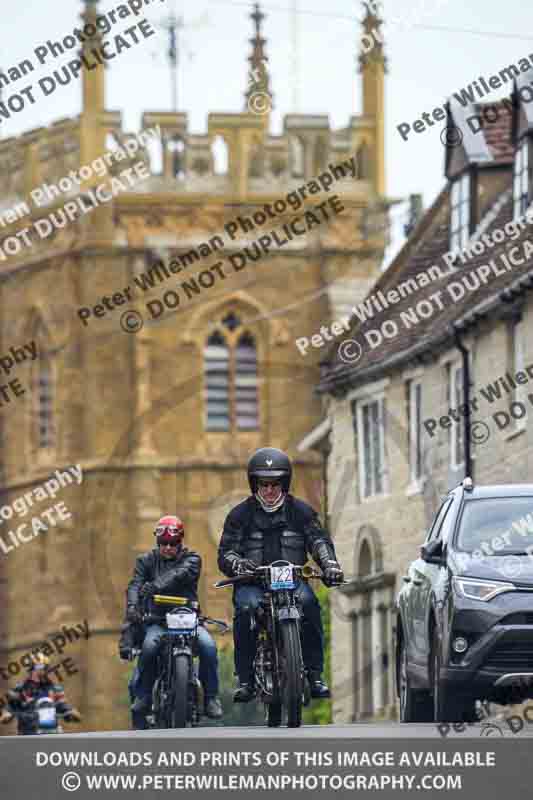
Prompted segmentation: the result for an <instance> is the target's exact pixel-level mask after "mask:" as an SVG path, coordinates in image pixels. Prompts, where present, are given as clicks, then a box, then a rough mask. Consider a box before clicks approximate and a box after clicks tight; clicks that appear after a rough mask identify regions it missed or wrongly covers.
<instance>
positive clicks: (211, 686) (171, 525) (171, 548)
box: [119, 515, 222, 728]
mask: <svg viewBox="0 0 533 800" xmlns="http://www.w3.org/2000/svg"><path fill="white" fill-rule="evenodd" d="M154 535H155V536H156V542H157V547H155V548H153V549H152V550H150V551H148V552H147V553H145V554H144V555H142V556H139V557H138V558H137V562H136V564H135V570H134V573H133V578H132V579H131V581H130V582H129V585H128V590H127V611H126V620H127V625H126V626H124V628H123V632H122V636H121V639H120V643H119V652H120V657H121V658H122V659H123V660H129V659H131V657H132V647H133V644H135V638H136V637H135V628H136V627H137V630H139V625H140V624H141V613H140V601H141V600H142V599H145V600H146V602H147V603H148V611H149V614H150V617H151V619H152V620H154V621H153V622H152V621H151V622H150V623H149V624H148V625H147V626H142V628H141V630H140V639H141V642H142V649H141V655H140V657H139V662H138V665H137V669H136V670H135V672H134V675H133V679H132V682H131V684H130V690H131V693H132V694H133V695H134V697H135V700H134V701H133V704H132V706H131V711H132V717H133V722H134V726H135V727H141V728H142V727H145V717H146V714H147V713H148V712H149V711H150V708H151V705H152V688H153V685H154V682H155V679H156V677H157V675H156V664H157V653H158V650H159V646H160V643H161V636H162V635H163V634H164V633H165V628H164V627H163V625H162V623H163V621H164V618H165V613H166V610H168V609H165V608H164V607H162V606H157V605H156V604H155V603H153V602H152V597H153V595H154V594H162V595H170V596H180V597H186V598H187V599H189V600H196V601H197V600H198V580H199V578H200V573H201V570H202V560H201V558H200V556H199V555H198V553H195V552H194V551H192V550H188V549H187V548H186V547H184V546H183V540H184V536H185V527H184V525H183V522H182V521H181V520H180V519H179V517H176V516H171V515H168V516H165V517H161V519H160V520H159V521H158V523H157V525H156V528H155V531H154ZM158 623H159V624H158ZM141 642H138V643H139V644H140V643H141ZM198 650H199V656H200V674H199V678H200V681H201V683H202V686H203V689H204V697H205V708H204V713H205V714H206V716H208V717H210V718H212V719H219V718H220V717H221V716H222V705H221V703H220V700H219V699H218V657H217V649H216V644H215V642H214V640H213V638H212V637H211V635H210V634H209V632H208V631H207V630H206V629H205V628H204V627H202V626H201V625H199V626H198Z"/></svg>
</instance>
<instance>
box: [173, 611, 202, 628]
mask: <svg viewBox="0 0 533 800" xmlns="http://www.w3.org/2000/svg"><path fill="white" fill-rule="evenodd" d="M167 627H168V628H169V630H174V631H177V630H179V631H192V630H194V628H195V627H196V614H195V613H194V611H190V612H187V613H185V614H167Z"/></svg>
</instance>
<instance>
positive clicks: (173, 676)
mask: <svg viewBox="0 0 533 800" xmlns="http://www.w3.org/2000/svg"><path fill="white" fill-rule="evenodd" d="M153 602H154V603H155V604H156V605H167V606H170V608H169V610H168V611H167V613H166V614H165V618H164V620H163V621H161V620H160V619H158V621H157V622H158V624H159V625H162V627H164V628H165V629H166V630H165V633H164V635H163V636H162V637H161V646H160V648H159V652H158V655H157V676H158V677H157V679H156V681H155V683H154V687H153V690H152V714H148V715H147V717H146V720H147V722H148V725H149V726H150V727H153V728H186V727H188V726H190V727H192V726H195V725H198V724H199V722H200V718H201V716H202V710H203V707H204V696H203V689H202V684H201V683H200V679H199V677H198V658H197V656H198V625H200V624H203V625H206V624H208V625H216V626H217V627H218V628H219V630H220V631H221V632H222V633H226V632H227V631H228V630H230V628H229V625H227V624H226V623H225V622H223V621H222V620H217V619H211V617H205V616H201V615H200V613H199V604H198V603H197V602H196V601H191V600H188V599H187V598H186V597H170V596H167V595H158V594H156V595H154V597H153ZM151 621H153V620H152V619H151V617H150V615H149V614H147V613H145V614H143V623H145V624H149V623H150V622H151ZM139 652H140V651H138V650H137V651H135V654H138V653H139Z"/></svg>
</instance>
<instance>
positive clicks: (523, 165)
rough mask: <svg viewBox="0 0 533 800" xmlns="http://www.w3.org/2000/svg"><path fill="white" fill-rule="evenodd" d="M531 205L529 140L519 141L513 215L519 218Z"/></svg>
mask: <svg viewBox="0 0 533 800" xmlns="http://www.w3.org/2000/svg"><path fill="white" fill-rule="evenodd" d="M528 205H529V141H528V139H527V137H526V138H524V139H522V141H521V142H520V143H519V145H518V147H517V149H516V154H515V159H514V168H513V217H514V219H517V218H518V217H520V216H521V215H522V214H524V213H525V211H526V209H527V207H528Z"/></svg>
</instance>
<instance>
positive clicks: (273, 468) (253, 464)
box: [248, 447, 292, 494]
mask: <svg viewBox="0 0 533 800" xmlns="http://www.w3.org/2000/svg"><path fill="white" fill-rule="evenodd" d="M258 478H280V482H281V486H282V489H283V491H284V492H285V493H287V492H288V491H289V486H290V485H291V478H292V466H291V462H290V459H289V456H288V455H287V454H286V453H284V452H283V450H278V449H277V448H276V447H261V448H260V449H259V450H256V451H255V453H254V454H253V456H252V457H251V459H250V460H249V462H248V483H249V484H250V490H251V492H252V494H255V493H256V492H257V479H258Z"/></svg>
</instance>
